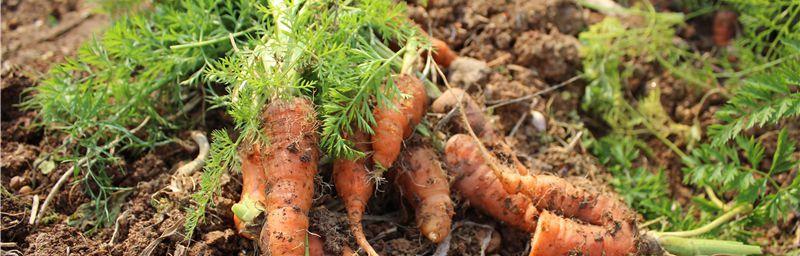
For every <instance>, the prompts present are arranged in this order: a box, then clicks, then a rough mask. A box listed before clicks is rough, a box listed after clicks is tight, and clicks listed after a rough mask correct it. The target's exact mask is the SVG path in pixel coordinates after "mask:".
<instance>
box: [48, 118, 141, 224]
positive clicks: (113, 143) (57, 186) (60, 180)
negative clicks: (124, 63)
mask: <svg viewBox="0 0 800 256" xmlns="http://www.w3.org/2000/svg"><path fill="white" fill-rule="evenodd" d="M149 121H150V117H149V116H148V117H146V118H145V119H144V120H143V121H142V123H140V124H139V126H136V128H133V129H132V130H130V133H131V134H134V133H136V132H137V131H139V129H142V127H144V125H145V124H147V122H149ZM122 138H123V137H117V138H116V139H114V140H113V141H111V143H108V144H106V145H105V146H104V147H103V149H104V150H105V149H109V148H112V147H114V146H116V145H117V143H119V142H120V141H122ZM87 162H89V156H88V155H87V156H84V157H83V158H81V159H80V160H78V162H77V163H75V164H74V165H72V167H70V168H69V169H67V171H66V172H64V174H62V175H61V177H60V178H58V181H57V182H56V184H55V185H53V188H51V189H50V193H49V194H47V197H46V198H45V199H44V203H42V207H41V208H40V209H39V214H37V215H36V220H35V221H34V224H38V223H39V220H41V219H42V217H44V213H45V212H46V211H47V206H49V205H50V201H52V200H53V198H54V197H55V196H56V194H58V190H60V189H61V186H63V185H64V183H65V182H66V181H67V178H69V175H70V174H71V173H73V172H74V171H75V168H76V166H81V165H84V164H86V163H87Z"/></svg>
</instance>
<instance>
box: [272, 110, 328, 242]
mask: <svg viewBox="0 0 800 256" xmlns="http://www.w3.org/2000/svg"><path fill="white" fill-rule="evenodd" d="M263 118H264V132H265V135H266V136H267V138H269V145H268V146H267V147H266V148H265V151H264V152H263V153H264V161H263V164H264V167H265V171H266V175H267V211H266V212H267V218H266V223H265V224H264V226H263V227H262V229H261V236H260V241H259V246H260V247H261V250H262V251H263V252H264V253H265V254H266V255H303V254H304V252H305V241H306V234H307V229H308V211H309V209H310V208H311V204H312V197H313V194H314V176H315V175H316V174H317V163H318V161H319V154H320V153H319V146H318V142H319V138H318V135H317V132H316V127H317V124H316V114H315V112H314V107H313V105H312V103H311V102H310V101H309V100H307V99H305V98H293V99H287V100H283V99H277V100H274V101H272V102H271V103H270V104H269V105H268V106H267V109H266V110H265V111H264V113H263Z"/></svg>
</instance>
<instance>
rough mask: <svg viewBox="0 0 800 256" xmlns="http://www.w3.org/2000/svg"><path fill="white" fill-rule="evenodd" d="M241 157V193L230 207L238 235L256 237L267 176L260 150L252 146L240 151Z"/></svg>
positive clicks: (263, 206) (265, 195) (264, 207)
mask: <svg viewBox="0 0 800 256" xmlns="http://www.w3.org/2000/svg"><path fill="white" fill-rule="evenodd" d="M239 157H240V158H241V159H242V195H241V199H240V200H239V202H238V203H236V204H234V205H233V206H232V207H231V210H232V211H233V213H234V215H233V223H234V225H235V226H236V231H237V233H239V235H240V236H242V237H244V238H247V239H251V240H252V239H256V238H257V236H258V226H259V225H261V224H262V223H263V220H261V221H259V220H257V218H259V217H260V218H262V219H263V217H264V216H263V215H262V214H261V213H263V212H264V211H265V210H266V205H267V194H266V193H267V183H266V182H267V178H266V173H265V172H264V167H263V165H262V157H261V150H259V149H258V147H253V148H252V149H250V150H249V151H242V152H240V155H239Z"/></svg>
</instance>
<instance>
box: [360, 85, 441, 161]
mask: <svg viewBox="0 0 800 256" xmlns="http://www.w3.org/2000/svg"><path fill="white" fill-rule="evenodd" d="M395 84H396V85H397V87H398V88H399V89H400V91H401V92H402V93H404V94H408V95H410V96H411V97H410V98H405V99H404V98H401V97H400V96H397V97H396V98H395V100H394V101H393V104H394V106H395V108H392V107H391V106H378V107H376V108H375V109H374V111H373V114H374V116H375V127H374V129H373V130H374V131H375V134H374V135H373V136H372V149H373V151H374V154H373V156H372V158H373V160H374V161H375V163H376V164H377V166H378V167H379V168H383V169H388V168H389V167H391V166H392V163H394V161H395V160H397V156H398V155H400V148H401V147H402V144H403V137H404V136H405V135H406V134H408V135H410V134H411V133H412V132H413V127H414V126H416V125H417V123H419V121H420V120H421V119H422V115H423V114H424V113H425V102H426V101H427V99H424V98H425V97H427V96H425V88H424V87H423V85H422V82H420V81H419V79H416V78H414V77H412V76H410V75H406V74H401V75H398V76H397V77H396V78H395ZM420 98H423V99H420ZM408 130H411V131H408Z"/></svg>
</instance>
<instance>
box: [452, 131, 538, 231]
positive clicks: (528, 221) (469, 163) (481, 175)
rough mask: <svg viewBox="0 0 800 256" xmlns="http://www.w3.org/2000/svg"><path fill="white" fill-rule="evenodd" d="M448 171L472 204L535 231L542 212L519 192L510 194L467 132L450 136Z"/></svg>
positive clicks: (455, 185)
mask: <svg viewBox="0 0 800 256" xmlns="http://www.w3.org/2000/svg"><path fill="white" fill-rule="evenodd" d="M445 159H446V163H447V170H448V172H450V174H451V175H453V176H454V177H455V181H454V182H453V188H454V189H455V190H457V191H458V192H459V194H460V195H461V196H462V197H463V198H464V199H466V200H467V201H469V203H470V205H471V206H473V207H476V208H478V209H480V210H481V211H483V212H485V213H487V214H489V215H490V216H492V217H494V218H495V219H497V220H500V221H502V222H505V223H506V224H508V225H509V226H511V227H514V228H517V229H520V230H524V231H526V232H533V231H534V230H535V228H536V219H537V218H538V216H539V211H538V210H537V209H536V208H535V207H534V206H533V204H532V203H531V201H530V200H529V199H528V198H527V197H525V196H524V195H520V194H510V193H508V192H507V191H506V190H505V189H504V188H503V185H502V184H501V183H500V181H499V180H498V179H497V177H496V176H495V175H494V173H493V172H492V170H490V169H489V167H488V166H487V165H486V162H485V159H484V158H483V156H482V155H481V153H480V151H479V150H478V148H477V147H476V146H475V145H474V140H473V139H472V138H471V137H469V136H468V135H464V134H458V135H454V136H452V137H450V139H449V140H448V141H447V144H446V145H445Z"/></svg>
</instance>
